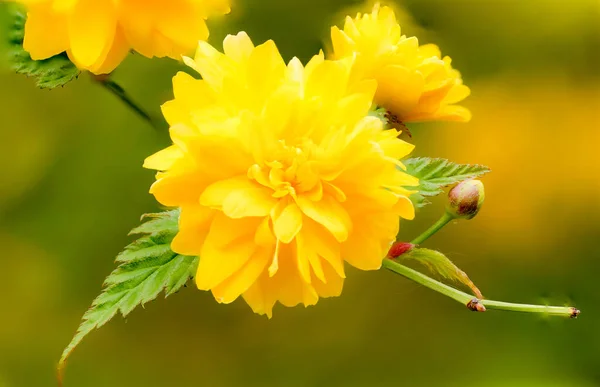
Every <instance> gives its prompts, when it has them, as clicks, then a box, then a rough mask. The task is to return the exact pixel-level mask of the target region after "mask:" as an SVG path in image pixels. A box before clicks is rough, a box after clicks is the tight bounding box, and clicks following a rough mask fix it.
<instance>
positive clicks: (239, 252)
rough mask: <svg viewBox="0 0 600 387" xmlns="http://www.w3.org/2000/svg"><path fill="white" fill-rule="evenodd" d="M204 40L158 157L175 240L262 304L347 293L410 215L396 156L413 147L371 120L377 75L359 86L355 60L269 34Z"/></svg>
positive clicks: (149, 163)
mask: <svg viewBox="0 0 600 387" xmlns="http://www.w3.org/2000/svg"><path fill="white" fill-rule="evenodd" d="M223 47H224V52H225V53H224V54H223V53H220V52H218V51H217V50H216V49H214V48H213V47H212V46H210V45H209V44H208V43H205V42H200V45H199V48H198V51H197V54H196V57H195V59H190V58H186V63H187V64H188V65H189V66H191V67H192V68H194V69H195V70H197V71H198V72H199V73H200V74H201V75H202V78H203V79H202V80H197V79H195V78H193V77H191V76H190V75H187V74H186V73H179V74H177V75H176V76H175V78H174V79H173V86H174V93H175V99H174V100H173V101H170V102H167V103H166V104H165V105H164V106H163V112H164V115H165V117H166V119H167V121H168V122H169V124H170V125H171V129H170V133H171V138H172V140H173V143H174V145H173V146H171V147H169V148H167V149H164V150H162V151H160V152H158V153H156V154H155V155H153V156H151V157H149V158H148V159H147V160H146V162H145V167H147V168H151V169H156V170H159V171H160V172H159V173H158V174H157V180H156V182H155V183H154V184H153V185H152V188H151V193H152V194H154V196H155V197H156V199H157V200H158V201H159V202H161V203H162V204H164V205H166V206H172V207H180V208H181V217H180V221H179V233H178V234H177V236H176V237H175V239H174V240H173V243H172V249H173V250H174V251H176V252H178V253H180V254H185V255H197V256H200V264H199V266H198V272H197V276H196V284H197V286H198V288H200V289H202V290H212V293H213V295H214V296H215V298H216V299H217V301H219V302H222V303H230V302H232V301H234V300H235V299H236V298H238V297H239V296H240V295H243V297H244V299H245V300H246V302H247V303H248V304H249V305H250V306H251V307H252V309H253V310H254V311H255V312H256V313H260V314H267V315H268V316H269V317H270V316H271V313H272V309H273V306H274V304H275V303H276V302H277V301H279V302H281V303H282V304H284V305H286V306H294V305H297V304H299V303H303V304H304V305H313V304H315V303H316V302H317V300H318V299H319V296H321V297H330V296H337V295H339V294H340V292H341V291H342V284H343V279H344V278H345V273H344V261H346V262H348V263H350V264H351V265H353V266H355V267H357V268H359V269H363V270H376V269H379V268H380V266H381V263H382V259H383V258H384V256H385V255H386V253H387V250H388V248H389V246H390V244H391V243H392V242H393V241H394V239H395V237H396V234H397V232H398V226H399V219H400V217H403V218H409V219H410V218H412V217H413V216H414V210H413V206H412V204H411V202H410V200H409V199H408V195H409V194H410V192H408V191H407V190H406V189H404V188H403V186H411V185H415V184H416V181H415V179H414V178H413V177H411V176H409V175H407V174H405V173H404V172H402V171H401V169H400V168H402V164H401V163H400V162H399V161H398V160H399V159H400V158H402V157H404V156H406V155H407V154H408V153H410V152H411V150H412V148H413V146H412V145H410V144H407V143H405V142H404V141H402V140H400V139H398V138H397V136H398V134H399V133H398V132H397V131H395V130H388V131H386V130H384V129H383V128H382V123H381V121H380V120H379V119H377V118H374V117H369V116H367V114H368V111H369V108H370V106H371V103H372V97H373V93H374V89H375V83H374V82H373V81H365V82H359V83H356V84H353V85H351V87H349V82H348V80H349V75H350V68H351V65H352V60H351V59H347V60H342V61H327V60H324V58H323V55H322V54H321V55H318V56H316V57H314V58H313V59H312V60H311V61H310V62H309V63H308V64H307V66H306V67H303V65H302V64H301V63H300V61H299V60H298V59H297V58H294V59H292V60H291V61H290V62H289V64H288V65H287V66H286V64H285V62H284V61H283V59H282V58H281V55H280V54H279V52H278V50H277V47H276V46H275V44H274V43H273V42H272V41H268V42H266V43H264V44H262V45H260V46H257V47H255V46H254V45H253V44H252V42H251V40H250V38H249V37H248V36H247V35H246V34H245V33H243V32H242V33H240V34H238V35H237V36H228V37H227V38H226V39H225V41H224V43H223Z"/></svg>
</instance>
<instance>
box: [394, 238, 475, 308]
mask: <svg viewBox="0 0 600 387" xmlns="http://www.w3.org/2000/svg"><path fill="white" fill-rule="evenodd" d="M397 259H398V260H413V261H417V262H419V263H420V264H422V265H423V266H425V267H426V268H427V269H429V271H431V272H433V273H436V274H439V275H440V276H442V277H443V278H445V279H448V280H451V281H456V282H459V283H462V284H463V285H466V286H467V287H469V288H470V289H471V290H472V291H473V293H474V294H475V296H476V297H477V298H480V299H482V298H483V295H482V294H481V292H480V291H479V289H478V288H477V286H475V284H474V283H473V281H471V279H470V278H469V276H468V275H467V273H465V272H464V271H462V270H460V269H459V268H458V267H457V266H456V265H455V264H454V263H453V262H452V261H451V260H450V259H449V258H448V257H446V256H445V255H444V254H442V253H440V252H439V251H435V250H430V249H421V248H414V249H412V250H410V251H408V252H406V253H404V254H402V255H400V256H399V257H398V258H397Z"/></svg>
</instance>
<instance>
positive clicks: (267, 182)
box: [248, 140, 321, 198]
mask: <svg viewBox="0 0 600 387" xmlns="http://www.w3.org/2000/svg"><path fill="white" fill-rule="evenodd" d="M308 145H310V144H308ZM310 148H311V147H310V146H296V145H287V144H286V142H285V140H279V142H278V143H277V145H276V146H275V147H274V149H272V150H271V152H269V153H270V157H269V158H267V159H266V161H264V162H262V163H257V164H253V165H252V166H251V167H250V168H249V169H248V178H250V179H252V180H255V181H256V182H257V183H258V184H260V185H263V186H265V187H268V188H271V189H272V190H273V197H275V198H283V197H285V196H287V195H290V196H291V197H293V198H296V197H297V195H298V194H301V193H305V192H309V191H311V190H314V189H315V188H317V187H320V186H321V179H320V178H319V176H318V174H317V173H316V172H315V171H314V170H313V169H314V162H313V161H311V160H309V155H310V153H311V152H310Z"/></svg>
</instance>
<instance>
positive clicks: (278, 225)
mask: <svg viewBox="0 0 600 387" xmlns="http://www.w3.org/2000/svg"><path fill="white" fill-rule="evenodd" d="M272 216H273V230H274V232H275V236H276V237H277V239H279V240H280V241H282V242H283V243H290V242H291V241H292V240H293V239H294V238H295V237H296V235H297V234H298V232H300V229H302V211H300V208H299V207H298V205H297V204H296V203H293V202H292V203H289V204H288V205H287V206H285V207H284V208H283V210H282V211H281V213H277V214H274V215H272Z"/></svg>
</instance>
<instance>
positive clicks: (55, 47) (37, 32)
mask: <svg viewBox="0 0 600 387" xmlns="http://www.w3.org/2000/svg"><path fill="white" fill-rule="evenodd" d="M66 25H67V19H66V17H65V16H64V15H59V14H57V13H55V12H51V11H50V10H48V8H47V7H45V6H43V7H36V8H35V9H33V10H30V11H29V12H28V13H27V22H26V23H25V40H24V41H23V48H24V49H25V51H27V52H28V53H29V54H30V55H31V58H32V59H33V60H42V59H47V58H50V57H51V56H54V55H58V54H60V53H61V52H64V51H66V50H67V49H68V47H69V35H68V31H67V27H66ZM49 31H52V32H51V33H49Z"/></svg>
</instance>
